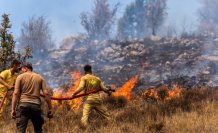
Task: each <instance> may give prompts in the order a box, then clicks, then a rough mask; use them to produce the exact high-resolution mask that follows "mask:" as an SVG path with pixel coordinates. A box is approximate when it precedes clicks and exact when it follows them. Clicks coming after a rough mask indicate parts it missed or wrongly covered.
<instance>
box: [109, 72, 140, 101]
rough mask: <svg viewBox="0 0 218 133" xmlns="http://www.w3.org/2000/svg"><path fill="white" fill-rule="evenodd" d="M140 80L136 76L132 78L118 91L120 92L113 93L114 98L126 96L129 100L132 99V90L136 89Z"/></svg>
mask: <svg viewBox="0 0 218 133" xmlns="http://www.w3.org/2000/svg"><path fill="white" fill-rule="evenodd" d="M137 80H138V78H137V77H136V76H134V77H132V78H131V79H130V80H129V81H127V82H126V83H124V85H123V86H122V87H121V88H119V89H118V91H116V92H114V93H113V96H124V97H126V98H127V99H130V98H131V92H132V89H133V88H134V87H135V84H136V82H137Z"/></svg>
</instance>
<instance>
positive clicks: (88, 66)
mask: <svg viewBox="0 0 218 133" xmlns="http://www.w3.org/2000/svg"><path fill="white" fill-rule="evenodd" d="M84 71H85V72H92V66H91V65H89V64H86V65H85V66H84Z"/></svg>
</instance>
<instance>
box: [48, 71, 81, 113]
mask: <svg viewBox="0 0 218 133" xmlns="http://www.w3.org/2000/svg"><path fill="white" fill-rule="evenodd" d="M71 77H72V80H73V81H74V84H73V85H71V86H69V87H68V88H61V89H59V90H58V91H56V92H54V93H53V96H54V97H70V96H71V95H72V93H73V92H74V91H75V90H76V89H77V87H78V86H79V83H80V78H81V77H82V75H81V73H80V71H74V72H72V73H71ZM66 103H67V104H68V105H69V106H70V108H71V109H78V108H79V107H80V105H81V103H82V99H81V98H76V99H73V100H70V101H66ZM52 105H58V106H62V105H63V104H62V103H61V102H60V101H52Z"/></svg>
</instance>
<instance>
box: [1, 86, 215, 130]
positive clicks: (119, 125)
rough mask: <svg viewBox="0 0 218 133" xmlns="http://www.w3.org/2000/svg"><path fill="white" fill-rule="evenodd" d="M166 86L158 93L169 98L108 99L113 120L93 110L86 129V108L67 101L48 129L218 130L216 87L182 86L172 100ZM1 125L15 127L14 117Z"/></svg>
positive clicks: (49, 122)
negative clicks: (82, 120)
mask: <svg viewBox="0 0 218 133" xmlns="http://www.w3.org/2000/svg"><path fill="white" fill-rule="evenodd" d="M163 88H165V89H163ZM166 89H167V88H166V87H160V88H157V89H156V90H157V94H158V96H162V95H163V94H165V97H166V98H165V97H162V98H158V99H151V98H148V97H145V96H143V95H142V96H135V97H132V98H131V99H129V100H128V99H126V98H125V97H123V96H119V97H114V96H113V97H106V98H104V103H105V104H106V105H107V107H108V111H109V112H110V114H111V116H112V118H111V120H110V121H106V120H104V119H102V118H100V117H99V115H97V114H96V113H95V112H93V114H94V115H93V117H92V118H91V122H92V123H91V125H90V126H89V127H88V128H87V129H86V130H82V129H81V128H80V124H79V123H80V118H81V114H82V109H81V108H79V109H72V108H70V107H69V106H70V105H69V103H68V102H63V103H62V106H56V108H55V109H54V112H55V117H54V118H53V119H51V120H48V119H47V118H46V119H45V124H44V132H45V133H52V132H55V133H61V132H84V133H88V132H96V133H98V132H99V133H100V132H109V133H122V132H139V133H144V132H149V133H150V132H166V133H168V132H169V133H170V132H181V133H186V132H218V128H217V124H218V119H217V118H218V106H217V105H218V101H217V98H218V95H217V94H218V92H217V90H216V89H212V88H196V89H181V92H180V93H179V96H178V95H177V96H176V97H173V98H171V99H168V94H169V92H172V90H173V89H171V90H170V89H168V90H166ZM159 91H160V92H159ZM0 127H1V128H0V130H1V132H4V133H11V132H14V130H15V124H14V121H13V120H7V121H5V122H2V123H1V125H0ZM31 131H32V126H29V127H28V132H29V133H30V132H31Z"/></svg>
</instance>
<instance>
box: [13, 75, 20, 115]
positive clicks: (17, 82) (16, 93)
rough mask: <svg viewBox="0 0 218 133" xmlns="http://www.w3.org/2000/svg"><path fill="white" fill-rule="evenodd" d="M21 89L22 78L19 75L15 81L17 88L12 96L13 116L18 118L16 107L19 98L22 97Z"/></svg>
mask: <svg viewBox="0 0 218 133" xmlns="http://www.w3.org/2000/svg"><path fill="white" fill-rule="evenodd" d="M20 89H21V88H20V78H19V77H18V78H17V80H16V82H15V88H14V92H13V97H12V106H11V117H12V118H13V119H15V118H16V112H15V108H16V104H17V100H18V98H19V97H20Z"/></svg>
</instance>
